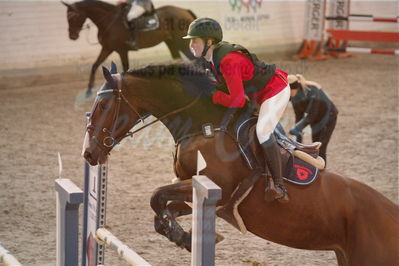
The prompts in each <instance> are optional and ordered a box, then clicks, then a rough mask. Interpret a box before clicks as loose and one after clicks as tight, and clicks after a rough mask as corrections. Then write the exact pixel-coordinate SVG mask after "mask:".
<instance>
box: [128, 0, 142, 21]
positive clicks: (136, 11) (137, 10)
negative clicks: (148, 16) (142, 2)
mask: <svg viewBox="0 0 399 266" xmlns="http://www.w3.org/2000/svg"><path fill="white" fill-rule="evenodd" d="M144 12H145V9H144V7H142V6H139V5H137V4H136V2H133V4H132V7H131V8H130V10H129V13H127V20H128V21H132V20H133V19H135V18H138V17H140V16H141V15H143V14H144Z"/></svg>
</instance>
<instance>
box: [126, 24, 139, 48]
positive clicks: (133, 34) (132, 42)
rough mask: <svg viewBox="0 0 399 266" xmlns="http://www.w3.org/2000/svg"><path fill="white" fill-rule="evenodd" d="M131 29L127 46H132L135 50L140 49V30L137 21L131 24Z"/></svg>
mask: <svg viewBox="0 0 399 266" xmlns="http://www.w3.org/2000/svg"><path fill="white" fill-rule="evenodd" d="M129 27H130V38H129V39H128V40H127V41H126V44H127V45H129V46H130V48H131V49H133V50H138V49H139V40H138V35H139V34H138V28H137V22H136V20H133V21H130V22H129Z"/></svg>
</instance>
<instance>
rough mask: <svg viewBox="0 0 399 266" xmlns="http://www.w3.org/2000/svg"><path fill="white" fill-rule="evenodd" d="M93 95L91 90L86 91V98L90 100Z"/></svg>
mask: <svg viewBox="0 0 399 266" xmlns="http://www.w3.org/2000/svg"><path fill="white" fill-rule="evenodd" d="M91 95H92V92H91V89H90V88H88V89H87V90H86V98H90V97H91Z"/></svg>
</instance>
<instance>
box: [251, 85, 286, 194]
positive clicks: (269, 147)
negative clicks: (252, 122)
mask: <svg viewBox="0 0 399 266" xmlns="http://www.w3.org/2000/svg"><path fill="white" fill-rule="evenodd" d="M289 97H290V87H289V86H287V87H286V88H284V89H283V90H282V91H281V92H279V93H278V94H277V95H275V96H273V97H272V98H270V99H267V100H266V101H264V102H263V103H262V104H261V106H260V110H259V118H258V123H257V125H256V134H257V137H258V140H259V143H260V144H261V147H262V149H263V152H264V156H265V162H266V167H268V168H269V170H270V174H271V176H272V179H273V181H274V184H275V186H273V184H270V183H271V182H267V183H268V184H267V187H266V190H265V199H266V200H274V199H281V200H288V195H287V192H286V190H285V188H284V185H283V178H282V170H281V156H280V150H279V147H278V144H277V142H276V139H275V137H274V135H273V131H274V129H275V127H276V126H277V123H278V122H279V120H280V118H281V117H282V115H283V113H284V110H285V108H286V107H287V105H288V102H289ZM267 172H268V171H266V173H265V175H266V176H267V175H268V174H267Z"/></svg>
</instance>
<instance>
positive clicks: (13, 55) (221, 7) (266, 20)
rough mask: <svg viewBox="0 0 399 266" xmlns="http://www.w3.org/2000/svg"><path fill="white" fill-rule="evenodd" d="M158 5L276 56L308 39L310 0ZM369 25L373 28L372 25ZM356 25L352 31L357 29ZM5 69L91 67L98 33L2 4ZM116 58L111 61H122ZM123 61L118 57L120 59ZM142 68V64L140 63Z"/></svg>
mask: <svg viewBox="0 0 399 266" xmlns="http://www.w3.org/2000/svg"><path fill="white" fill-rule="evenodd" d="M154 3H155V6H156V7H157V6H162V5H169V4H170V5H176V6H180V7H184V8H189V9H191V10H193V11H194V13H195V14H196V15H197V16H198V17H201V16H209V17H213V18H215V19H217V20H219V21H220V22H221V23H222V26H223V28H224V29H225V40H227V41H230V42H234V43H240V44H242V45H244V46H246V47H248V48H252V49H254V50H256V51H260V50H262V51H264V52H273V51H275V50H278V49H280V50H281V49H286V48H287V47H291V48H292V47H293V46H292V45H291V46H287V45H289V44H294V43H299V42H300V41H301V40H302V37H303V17H304V14H305V10H304V8H305V1H304V0H296V1H284V0H263V2H262V5H261V7H258V8H257V9H256V12H255V11H254V10H250V11H249V12H247V11H246V10H244V9H242V10H241V11H240V12H238V11H237V10H232V8H231V5H230V2H229V1H228V0H218V1H189V0H180V1H163V0H154ZM351 9H352V10H351V13H363V14H375V15H380V16H397V15H398V4H397V1H352V3H351ZM242 18H251V19H257V20H258V21H257V22H252V23H243V22H238V23H236V24H235V25H234V24H232V23H231V21H232V20H236V21H240V20H241V19H242ZM369 24H372V26H370V25H369ZM352 25H353V24H351V28H352ZM370 27H372V28H373V29H393V30H397V24H393V23H392V24H390V25H387V23H382V24H379V25H377V24H376V23H364V22H360V23H358V24H357V25H353V28H355V29H370ZM0 32H1V35H0V44H1V53H0V62H1V64H0V70H9V69H25V68H33V67H48V66H63V65H76V64H78V65H87V64H89V63H92V62H93V61H94V60H95V58H96V57H97V55H98V53H99V51H100V45H98V44H97V45H91V44H90V43H96V42H97V38H96V29H95V27H94V28H92V30H91V31H90V32H89V31H84V32H82V33H81V36H80V38H79V39H78V40H77V41H71V40H69V38H68V25H67V19H66V7H65V6H64V5H62V4H61V3H60V2H59V1H56V0H54V1H29V0H27V1H8V0H6V1H4V0H2V1H1V0H0ZM130 56H133V58H134V59H135V60H137V62H140V60H144V59H145V60H150V61H157V60H159V59H162V60H165V59H168V58H170V56H169V51H168V50H167V48H166V46H165V45H164V44H160V45H158V46H156V47H153V48H148V49H143V50H140V51H138V52H131V53H130ZM117 58H118V57H117V56H116V54H113V55H112V56H111V59H117ZM117 61H118V62H119V59H117ZM137 64H139V63H137Z"/></svg>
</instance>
